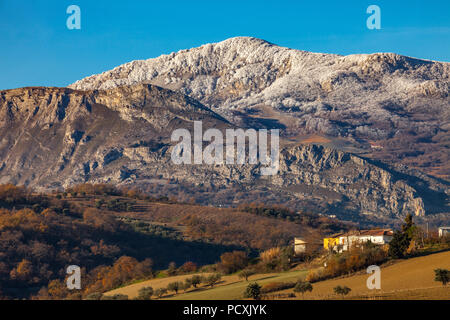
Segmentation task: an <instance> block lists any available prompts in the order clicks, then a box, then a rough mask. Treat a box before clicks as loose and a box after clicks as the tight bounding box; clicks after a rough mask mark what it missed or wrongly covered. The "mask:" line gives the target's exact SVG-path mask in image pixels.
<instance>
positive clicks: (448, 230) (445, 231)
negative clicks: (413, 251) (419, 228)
mask: <svg viewBox="0 0 450 320" xmlns="http://www.w3.org/2000/svg"><path fill="white" fill-rule="evenodd" d="M448 235H450V227H440V228H439V237H445V236H448Z"/></svg>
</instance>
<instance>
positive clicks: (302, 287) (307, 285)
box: [294, 281, 313, 297]
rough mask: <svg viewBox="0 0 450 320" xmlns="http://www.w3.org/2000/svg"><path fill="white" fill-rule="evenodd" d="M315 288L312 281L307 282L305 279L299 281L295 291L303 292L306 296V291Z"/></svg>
mask: <svg viewBox="0 0 450 320" xmlns="http://www.w3.org/2000/svg"><path fill="white" fill-rule="evenodd" d="M312 290H313V287H312V285H311V283H309V282H305V281H298V282H297V283H296V285H295V287H294V292H296V293H297V292H298V293H301V294H302V297H304V295H305V292H308V291H309V292H311V291H312Z"/></svg>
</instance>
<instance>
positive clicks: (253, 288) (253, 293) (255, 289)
mask: <svg viewBox="0 0 450 320" xmlns="http://www.w3.org/2000/svg"><path fill="white" fill-rule="evenodd" d="M260 297H261V286H260V285H259V284H258V283H256V282H254V283H250V284H249V285H248V286H247V288H246V289H245V292H244V298H252V299H254V300H259V298H260Z"/></svg>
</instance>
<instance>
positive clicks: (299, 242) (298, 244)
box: [294, 238, 308, 255]
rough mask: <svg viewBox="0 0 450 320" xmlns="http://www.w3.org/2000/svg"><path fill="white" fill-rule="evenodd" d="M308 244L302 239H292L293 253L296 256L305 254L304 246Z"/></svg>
mask: <svg viewBox="0 0 450 320" xmlns="http://www.w3.org/2000/svg"><path fill="white" fill-rule="evenodd" d="M307 244H308V243H307V242H306V241H305V240H303V239H302V238H294V252H295V254H296V255H299V254H301V253H305V252H306V245H307Z"/></svg>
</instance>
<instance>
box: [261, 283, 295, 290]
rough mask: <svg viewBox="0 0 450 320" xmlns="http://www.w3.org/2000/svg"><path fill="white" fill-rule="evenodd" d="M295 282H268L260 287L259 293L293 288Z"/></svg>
mask: <svg viewBox="0 0 450 320" xmlns="http://www.w3.org/2000/svg"><path fill="white" fill-rule="evenodd" d="M294 286H295V282H270V283H267V284H265V285H264V286H263V287H262V288H261V293H270V292H276V291H281V290H286V289H290V288H293V287H294Z"/></svg>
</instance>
